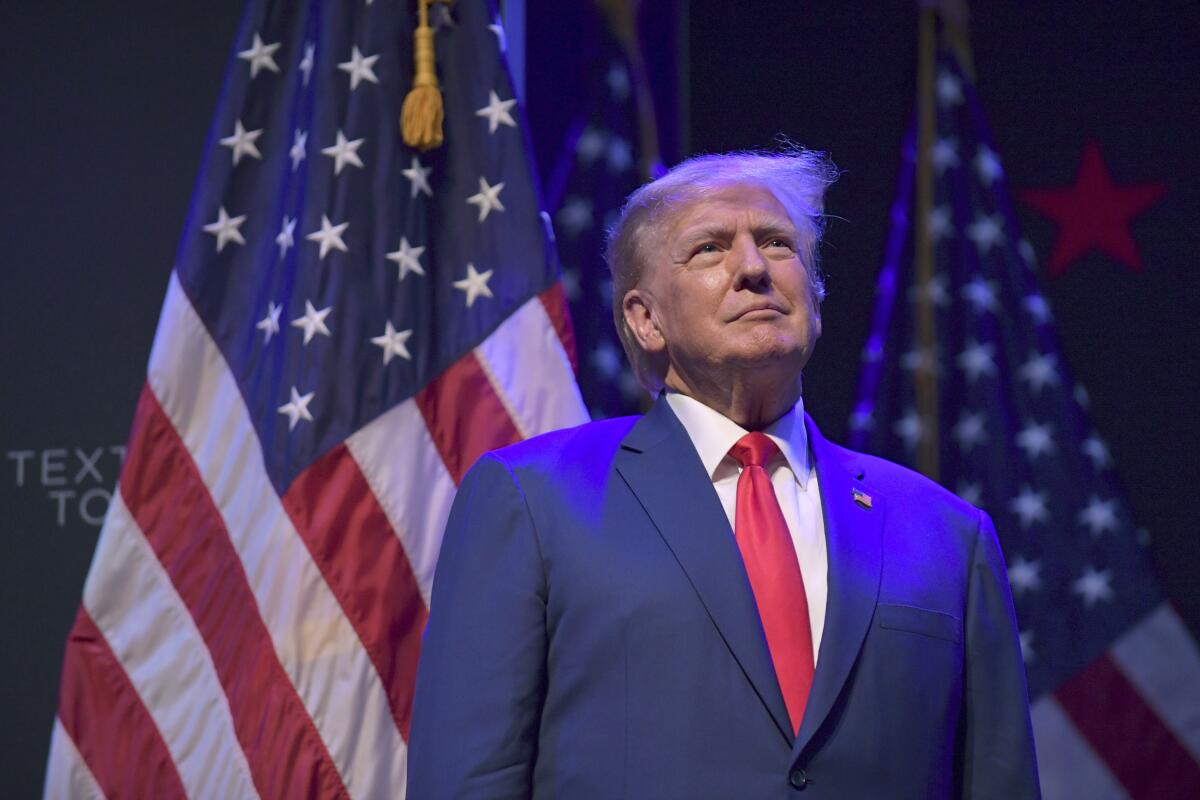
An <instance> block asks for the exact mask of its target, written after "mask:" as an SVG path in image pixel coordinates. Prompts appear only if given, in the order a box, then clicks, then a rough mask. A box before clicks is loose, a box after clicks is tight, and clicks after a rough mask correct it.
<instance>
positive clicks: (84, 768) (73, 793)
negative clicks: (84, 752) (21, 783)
mask: <svg viewBox="0 0 1200 800" xmlns="http://www.w3.org/2000/svg"><path fill="white" fill-rule="evenodd" d="M42 797H43V800H104V792H103V791H102V790H101V789H100V785H99V784H98V783H96V776H95V775H93V774H92V771H91V770H90V769H88V765H87V763H86V762H85V761H84V760H83V756H81V755H79V750H78V749H77V748H76V747H75V742H73V741H71V736H70V734H68V733H67V730H66V728H64V727H63V724H62V720H60V719H59V718H58V717H57V716H55V717H54V732H53V733H51V734H50V757H49V758H48V759H47V761H46V785H45V787H44V788H43V790H42Z"/></svg>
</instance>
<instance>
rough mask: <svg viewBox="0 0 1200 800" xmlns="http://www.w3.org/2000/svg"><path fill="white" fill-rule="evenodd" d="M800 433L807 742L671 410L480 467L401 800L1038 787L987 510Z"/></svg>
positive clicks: (437, 604)
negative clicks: (824, 583)
mask: <svg viewBox="0 0 1200 800" xmlns="http://www.w3.org/2000/svg"><path fill="white" fill-rule="evenodd" d="M806 422H807V427H808V434H809V443H810V447H811V451H812V455H813V459H814V464H815V469H816V472H817V476H818V480H819V485H820V492H821V503H822V507H823V513H824V519H825V535H826V538H827V543H828V553H829V576H828V577H829V598H828V606H827V612H826V619H825V632H824V636H823V639H822V642H821V648H820V653H819V656H818V661H817V668H816V675H815V678H814V682H813V687H812V692H811V694H810V697H809V701H808V707H807V709H806V711H805V714H804V720H803V723H802V724H801V726H800V731H799V733H798V735H793V733H792V731H791V729H790V726H789V724H788V717H787V711H786V708H785V706H784V703H783V698H782V695H781V694H780V690H779V686H778V683H777V681H776V679H775V673H774V669H773V667H772V664H771V658H770V654H769V652H768V650H767V646H766V640H765V638H764V636H763V632H762V626H761V624H760V622H759V617H758V613H757V609H756V607H755V603H754V597H753V594H752V592H751V589H750V585H749V581H748V580H747V578H746V574H745V571H744V569H743V567H742V561H741V557H740V554H739V552H738V549H737V544H736V542H735V541H734V538H733V535H732V532H731V530H730V527H729V523H728V520H727V518H726V516H725V513H724V511H723V510H722V507H721V504H720V500H719V499H718V498H717V494H716V492H715V491H714V489H713V487H712V484H711V482H710V480H709V477H708V475H707V474H706V473H705V470H704V467H703V465H702V464H701V462H700V458H699V456H698V455H697V453H696V451H695V448H694V447H693V446H692V443H691V440H690V439H689V438H688V436H687V433H686V432H685V430H684V429H683V426H682V425H681V424H680V423H679V421H678V420H677V419H676V418H675V416H674V414H673V413H672V412H671V410H670V407H669V406H668V405H667V403H666V402H665V401H664V400H663V399H662V398H660V399H659V400H658V402H657V403H656V404H655V406H654V407H653V408H652V410H651V411H650V412H649V413H648V414H647V415H646V416H645V417H642V418H640V419H638V418H626V419H617V420H610V421H605V422H597V423H592V424H589V425H584V426H582V427H579V428H574V429H570V430H564V431H557V432H554V433H551V434H548V435H545V436H541V437H537V438H535V439H531V440H528V441H526V442H523V443H521V444H518V445H515V446H513V447H509V448H506V449H504V450H500V451H497V452H494V453H491V454H488V455H487V456H485V457H484V458H482V459H480V461H479V462H478V463H477V464H476V465H475V467H474V468H472V470H471V471H470V473H469V474H468V475H467V477H466V478H465V479H464V481H463V484H462V486H461V487H460V490H459V494H458V497H457V499H456V500H455V503H454V508H453V510H452V512H451V515H450V521H449V524H448V527H447V530H446V538H445V541H444V543H443V545H442V550H441V557H440V561H439V564H438V568H437V577H436V579H435V581H434V588H433V598H432V601H431V610H430V617H429V625H428V628H427V629H426V633H425V640H424V645H423V652H422V656H421V663H420V668H419V671H418V676H417V689H416V699H415V708H414V712H413V723H412V732H411V737H410V751H409V795H408V796H409V797H410V798H412V800H427V799H428V800H441V799H442V798H459V797H472V798H474V797H478V798H508V797H513V798H517V797H522V798H523V797H535V798H568V799H569V800H583V799H585V798H606V799H607V798H788V797H794V798H797V800H800V798H805V799H806V798H809V797H812V798H839V800H844V799H847V798H913V799H914V800H917V798H919V799H920V800H930V799H931V798H951V797H969V798H1005V800H1011V799H1012V798H1030V797H1037V796H1038V787H1037V768H1036V766H1035V761H1034V752H1033V739H1032V733H1031V730H1030V723H1029V711H1028V703H1027V699H1026V688H1025V679H1024V667H1023V664H1022V661H1021V655H1020V648H1019V644H1018V640H1017V634H1016V624H1015V620H1014V617H1013V611H1012V601H1011V598H1010V596H1009V589H1008V583H1007V579H1006V574H1005V569H1004V564H1003V559H1002V557H1001V554H1000V550H999V547H998V545H997V541H996V535H995V532H994V530H993V528H992V525H991V522H990V520H989V519H988V517H987V515H985V514H984V513H982V512H980V511H978V510H977V509H975V508H973V507H971V506H970V505H968V504H966V503H964V502H963V501H962V500H960V499H958V498H957V497H955V496H954V495H952V494H951V493H949V492H947V491H945V490H944V489H942V488H941V487H939V486H937V485H936V484H934V483H933V482H931V481H929V480H927V479H925V478H924V477H922V476H919V475H917V474H915V473H913V472H911V471H909V470H906V469H904V468H902V467H899V466H896V465H894V464H891V463H889V462H886V461H883V460H880V459H877V458H873V457H871V456H866V455H860V454H857V453H852V452H850V451H847V450H844V449H842V448H840V447H837V446H835V445H833V444H831V443H829V442H827V441H826V440H825V439H823V438H822V437H821V435H820V433H819V432H818V431H817V429H816V427H815V426H813V424H812V421H811V420H806ZM856 489H857V490H858V491H860V492H862V493H863V495H862V497H860V498H859V499H858V500H856V499H855V496H854V490H856ZM866 497H869V498H870V500H869V507H868V504H867V501H866V500H865V498H866Z"/></svg>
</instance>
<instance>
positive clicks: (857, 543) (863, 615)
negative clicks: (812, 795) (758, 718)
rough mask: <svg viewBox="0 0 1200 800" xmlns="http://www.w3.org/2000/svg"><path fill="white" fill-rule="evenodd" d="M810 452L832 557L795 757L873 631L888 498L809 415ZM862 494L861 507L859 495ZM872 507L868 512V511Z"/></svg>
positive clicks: (814, 728)
mask: <svg viewBox="0 0 1200 800" xmlns="http://www.w3.org/2000/svg"><path fill="white" fill-rule="evenodd" d="M805 422H806V424H807V429H808V441H809V447H810V448H811V450H812V454H813V462H814V466H815V468H816V471H817V480H818V485H819V486H820V491H821V508H822V513H823V517H824V520H825V542H826V549H827V551H828V553H829V596H828V601H827V605H826V608H825V632H824V634H823V635H822V637H821V649H820V652H819V654H818V658H817V670H816V673H815V674H814V675H813V685H812V690H811V691H810V692H809V695H808V706H807V707H806V709H805V711H804V720H803V722H802V723H801V725H800V731H799V734H798V735H797V736H796V741H795V744H794V745H793V749H792V753H793V756H796V755H799V753H800V751H801V750H803V749H804V747H805V746H806V745H807V744H808V742H809V741H810V740H811V739H812V736H813V734H814V733H816V731H817V728H819V727H820V726H821V723H822V722H824V720H825V718H826V717H827V716H828V715H829V711H830V709H831V708H832V707H833V703H834V701H835V700H836V699H837V696H838V694H839V693H840V692H841V690H842V687H843V686H844V685H845V683H846V678H847V677H848V676H849V674H850V670H851V668H852V667H853V666H854V662H855V659H857V658H858V653H859V650H860V648H861V647H862V643H863V639H864V638H865V637H866V634H867V629H868V628H869V627H870V624H871V619H872V617H873V616H874V613H875V602H876V600H877V599H878V595H879V579H880V573H881V570H882V560H883V520H884V514H885V511H886V503H885V498H884V497H883V496H882V495H880V494H879V492H877V491H876V490H874V489H872V488H870V487H868V486H866V485H865V484H863V483H862V477H863V475H862V473H861V472H858V471H857V470H856V469H854V468H853V465H852V464H851V463H850V461H851V459H850V458H848V457H847V455H846V453H845V451H841V450H840V449H838V448H835V447H834V446H833V445H831V444H829V442H827V441H826V440H825V439H824V437H822V436H821V432H820V431H818V430H817V428H816V426H815V425H814V424H813V422H812V419H811V418H808V417H807V416H806V418H805ZM856 490H857V492H859V493H860V498H861V497H863V496H865V497H866V498H869V499H865V500H862V501H861V502H860V499H856V496H855V492H856ZM868 504H869V507H868Z"/></svg>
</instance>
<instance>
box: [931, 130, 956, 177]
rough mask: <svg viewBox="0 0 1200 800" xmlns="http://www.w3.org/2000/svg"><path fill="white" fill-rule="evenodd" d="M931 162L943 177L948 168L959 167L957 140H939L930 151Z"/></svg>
mask: <svg viewBox="0 0 1200 800" xmlns="http://www.w3.org/2000/svg"><path fill="white" fill-rule="evenodd" d="M929 160H930V161H932V162H933V166H934V169H936V170H937V171H938V174H939V175H941V174H942V173H943V172H945V171H946V167H957V166H958V141H957V140H955V139H938V140H937V141H936V142H934V144H933V147H931V148H930V149H929Z"/></svg>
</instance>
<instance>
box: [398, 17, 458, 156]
mask: <svg viewBox="0 0 1200 800" xmlns="http://www.w3.org/2000/svg"><path fill="white" fill-rule="evenodd" d="M447 1H448V0H418V11H417V14H418V16H417V29H416V30H415V31H414V32H413V64H414V66H415V70H414V72H413V82H412V88H411V89H409V91H408V96H407V97H405V98H404V106H403V107H402V108H401V109H400V134H401V136H403V137H404V143H405V144H407V145H408V146H409V147H415V148H417V149H418V150H429V149H432V148H434V147H440V146H441V144H442V121H443V120H444V119H445V112H444V111H443V110H442V93H441V91H440V89H439V87H438V79H437V68H436V65H435V63H434V51H433V28H430V27H429V4H430V3H437V2H447Z"/></svg>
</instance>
